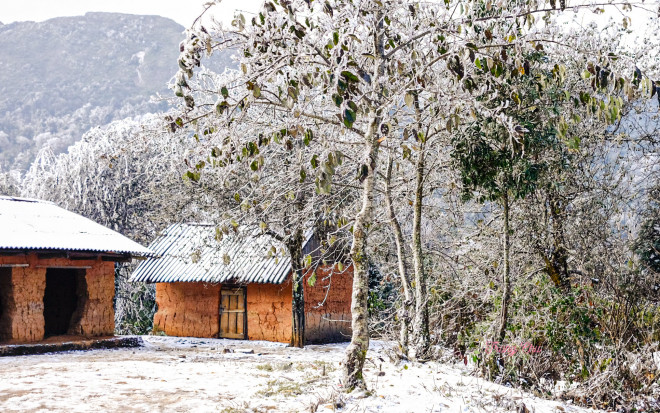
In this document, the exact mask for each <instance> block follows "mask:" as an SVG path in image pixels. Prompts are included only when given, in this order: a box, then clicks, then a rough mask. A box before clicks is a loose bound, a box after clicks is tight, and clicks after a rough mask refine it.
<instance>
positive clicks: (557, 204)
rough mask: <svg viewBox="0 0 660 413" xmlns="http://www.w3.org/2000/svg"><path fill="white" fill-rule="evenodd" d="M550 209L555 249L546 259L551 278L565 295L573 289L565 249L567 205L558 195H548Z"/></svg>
mask: <svg viewBox="0 0 660 413" xmlns="http://www.w3.org/2000/svg"><path fill="white" fill-rule="evenodd" d="M548 203H549V205H548V207H549V208H550V217H551V219H552V238H553V244H554V245H553V249H552V251H551V253H550V257H549V258H548V257H544V258H545V262H546V268H547V270H548V273H549V274H550V278H551V279H552V281H553V282H554V283H555V285H556V286H557V287H559V288H560V289H561V290H562V291H563V292H564V293H568V292H569V291H570V289H571V282H570V279H569V276H568V251H567V250H566V248H565V247H564V217H563V216H562V215H563V213H564V212H565V204H564V203H563V202H562V200H561V199H560V198H559V196H557V195H556V194H553V193H551V194H549V195H548Z"/></svg>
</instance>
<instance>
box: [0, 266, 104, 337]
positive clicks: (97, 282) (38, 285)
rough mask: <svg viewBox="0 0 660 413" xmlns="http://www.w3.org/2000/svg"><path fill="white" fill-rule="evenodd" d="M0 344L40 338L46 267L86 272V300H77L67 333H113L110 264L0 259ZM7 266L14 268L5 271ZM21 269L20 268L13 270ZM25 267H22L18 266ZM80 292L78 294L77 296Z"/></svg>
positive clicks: (96, 334)
mask: <svg viewBox="0 0 660 413" xmlns="http://www.w3.org/2000/svg"><path fill="white" fill-rule="evenodd" d="M0 265H4V266H6V267H3V268H2V276H0V294H1V295H2V298H1V299H0V302H2V305H3V311H2V312H1V313H0V340H2V341H8V342H35V341H40V340H43V338H44V292H45V290H46V269H47V268H49V267H59V268H81V267H91V268H88V269H86V274H85V281H86V284H87V289H86V296H84V297H81V299H80V300H79V304H81V305H79V308H78V309H77V313H76V314H77V315H76V314H74V317H73V321H72V324H71V329H70V333H71V334H76V335H83V336H105V335H112V334H113V333H114V311H113V298H114V294H115V284H114V263H113V262H105V261H101V259H100V258H98V259H90V260H69V259H66V258H39V257H38V256H37V254H25V255H14V256H3V257H0ZM9 265H14V266H10V267H7V266H9ZM17 265H21V266H17ZM22 265H26V266H22ZM83 292H84V291H82V292H80V293H81V294H82V293H83Z"/></svg>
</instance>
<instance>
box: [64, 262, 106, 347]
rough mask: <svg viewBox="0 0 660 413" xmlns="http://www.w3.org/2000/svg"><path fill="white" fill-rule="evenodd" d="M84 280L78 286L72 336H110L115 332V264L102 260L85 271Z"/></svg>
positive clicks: (70, 329) (71, 328)
mask: <svg viewBox="0 0 660 413" xmlns="http://www.w3.org/2000/svg"><path fill="white" fill-rule="evenodd" d="M84 278H85V279H84V282H82V283H81V282H80V281H79V283H78V291H77V294H78V308H77V310H76V312H75V313H74V315H73V318H72V323H71V327H70V328H69V334H73V335H81V336H86V337H90V336H111V335H113V334H114V332H115V310H114V308H113V300H114V298H115V263H114V262H107V261H101V260H100V259H99V260H97V261H96V262H95V263H94V264H93V265H92V268H88V269H87V270H86V271H85V276H84ZM85 286H86V287H87V288H85Z"/></svg>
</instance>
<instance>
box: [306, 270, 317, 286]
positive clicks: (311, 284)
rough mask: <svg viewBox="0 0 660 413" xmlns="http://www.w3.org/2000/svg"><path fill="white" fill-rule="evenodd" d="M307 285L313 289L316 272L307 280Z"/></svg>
mask: <svg viewBox="0 0 660 413" xmlns="http://www.w3.org/2000/svg"><path fill="white" fill-rule="evenodd" d="M307 284H308V285H309V286H310V287H313V286H314V284H316V271H315V272H313V273H312V275H311V277H309V278H308V279H307Z"/></svg>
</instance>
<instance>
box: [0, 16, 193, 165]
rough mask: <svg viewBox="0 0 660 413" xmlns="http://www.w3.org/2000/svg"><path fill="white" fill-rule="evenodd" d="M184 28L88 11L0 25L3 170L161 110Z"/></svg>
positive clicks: (0, 150) (167, 22) (162, 21)
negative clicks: (96, 131) (102, 128)
mask: <svg viewBox="0 0 660 413" xmlns="http://www.w3.org/2000/svg"><path fill="white" fill-rule="evenodd" d="M183 30H184V28H183V27H182V26H180V25H179V24H177V23H175V22H174V21H172V20H169V19H166V18H163V17H159V16H135V15H125V14H114V13H88V14H86V15H85V16H78V17H63V18H56V19H51V20H48V21H45V22H40V23H35V22H17V23H12V24H7V25H0V48H1V49H2V58H1V59H0V169H2V170H7V169H13V168H16V169H22V170H24V169H27V167H28V166H29V165H30V162H31V161H32V160H33V159H34V156H35V154H36V152H37V151H38V150H39V149H40V148H42V147H43V146H44V145H50V146H51V148H52V149H53V151H54V152H56V153H58V152H63V151H65V150H66V148H67V147H68V146H69V145H70V144H72V143H74V142H75V141H77V140H79V139H80V138H81V137H82V135H83V133H84V132H86V131H87V130H89V129H90V128H91V127H93V126H99V125H104V124H107V123H109V122H112V121H113V120H117V119H123V118H126V117H129V116H135V115H139V114H143V113H148V112H155V111H159V110H163V109H164V108H165V107H166V105H165V104H164V103H163V102H155V101H152V100H151V97H152V96H154V95H155V94H156V93H157V92H165V93H170V92H168V91H167V82H168V80H169V79H170V78H171V76H172V74H173V73H174V72H175V71H176V70H177V65H176V58H177V56H178V53H179V42H180V41H181V40H182V38H183V34H182V33H183Z"/></svg>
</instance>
